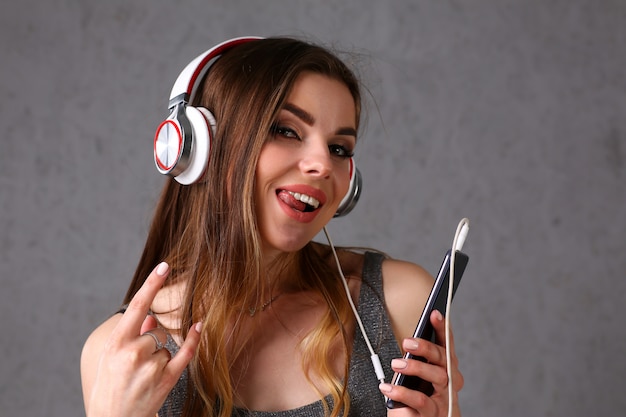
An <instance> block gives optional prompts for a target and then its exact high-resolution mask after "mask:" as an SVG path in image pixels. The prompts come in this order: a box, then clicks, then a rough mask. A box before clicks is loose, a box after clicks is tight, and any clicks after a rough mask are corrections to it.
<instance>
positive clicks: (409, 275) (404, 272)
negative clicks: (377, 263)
mask: <svg viewBox="0 0 626 417" xmlns="http://www.w3.org/2000/svg"><path fill="white" fill-rule="evenodd" d="M382 274H383V293H384V295H385V304H386V306H387V311H388V313H389V318H390V320H391V325H392V327H393V330H394V334H395V335H396V338H397V339H398V341H399V342H400V341H401V339H403V338H405V337H410V336H411V335H412V334H413V331H414V329H415V324H416V323H417V320H418V319H419V316H420V314H421V313H422V310H423V309H424V305H425V304H426V300H427V299H428V295H429V294H430V290H431V289H432V286H433V281H434V280H433V277H432V276H431V275H430V274H429V273H428V272H427V271H426V270H425V269H424V268H422V267H421V266H420V265H417V264H415V263H412V262H407V261H402V260H398V259H391V258H387V259H385V260H384V261H383V264H382Z"/></svg>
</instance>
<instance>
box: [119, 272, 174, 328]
mask: <svg viewBox="0 0 626 417" xmlns="http://www.w3.org/2000/svg"><path fill="white" fill-rule="evenodd" d="M168 272H169V265H168V264H167V263H165V262H161V263H160V264H159V265H157V267H156V268H154V269H153V270H152V272H151V273H150V275H148V278H146V281H145V282H144V283H143V285H142V286H141V288H139V291H137V293H136V294H135V296H134V297H133V299H132V300H131V301H130V303H129V304H128V309H127V310H126V312H125V313H124V316H123V317H122V319H121V320H120V324H121V325H122V326H123V327H124V328H126V329H130V330H131V331H132V332H133V335H132V336H133V337H135V336H136V335H137V334H139V331H140V329H141V325H142V323H143V322H144V320H145V319H146V316H147V315H148V311H149V310H150V306H151V305H152V302H153V301H154V297H156V295H157V293H158V292H159V290H160V289H161V287H162V286H163V283H164V282H165V278H166V277H167V274H168ZM122 323H123V324H122Z"/></svg>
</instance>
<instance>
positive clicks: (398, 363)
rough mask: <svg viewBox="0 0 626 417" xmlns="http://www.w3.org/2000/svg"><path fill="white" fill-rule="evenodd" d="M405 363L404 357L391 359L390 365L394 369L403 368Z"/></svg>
mask: <svg viewBox="0 0 626 417" xmlns="http://www.w3.org/2000/svg"><path fill="white" fill-rule="evenodd" d="M406 365H407V363H406V361H405V360H404V359H393V360H392V361H391V367H392V368H394V369H404V368H406Z"/></svg>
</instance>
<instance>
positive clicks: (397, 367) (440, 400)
mask: <svg viewBox="0 0 626 417" xmlns="http://www.w3.org/2000/svg"><path fill="white" fill-rule="evenodd" d="M383 285H384V292H385V302H386V304H387V308H388V311H389V316H390V319H391V323H392V327H393V330H394V333H395V334H396V338H397V339H398V342H399V344H400V346H402V349H403V350H404V351H405V352H410V353H411V354H413V355H414V356H418V357H422V358H425V359H426V362H421V361H418V360H404V359H402V358H397V359H394V360H393V361H392V368H393V370H394V371H395V372H402V373H403V374H405V375H414V376H418V377H420V378H422V379H424V380H425V381H428V382H430V383H432V385H433V388H434V392H433V393H432V394H431V395H430V396H428V395H426V394H424V393H422V392H419V391H414V390H411V389H408V388H405V387H400V386H392V385H391V384H381V387H380V389H381V391H382V392H383V394H385V396H387V397H388V398H390V399H392V400H394V401H398V402H401V403H403V404H406V405H407V407H403V408H397V409H393V410H389V412H388V415H389V416H394V417H400V416H417V415H419V416H433V417H435V416H436V417H446V416H447V415H448V389H452V390H453V413H452V415H453V416H457V417H458V416H460V415H461V414H460V410H459V406H458V391H460V390H461V388H462V387H463V376H462V374H461V373H460V371H459V369H458V360H457V357H456V354H455V353H454V338H453V337H452V338H451V343H450V346H448V348H449V349H450V353H451V358H452V363H451V366H452V382H453V386H452V387H449V386H448V374H447V364H446V345H445V322H444V320H443V316H442V315H441V314H440V313H439V312H437V311H434V312H433V313H432V314H431V316H430V320H431V323H432V324H433V328H434V330H435V338H436V343H432V342H430V341H427V340H424V339H414V338H412V337H411V336H412V335H413V332H414V330H415V326H416V325H417V321H418V320H419V317H420V315H421V313H422V310H423V309H424V305H425V304H426V300H427V298H428V295H429V294H430V290H431V288H432V285H433V279H432V277H431V276H430V275H429V274H428V273H427V272H426V271H425V270H424V269H423V268H421V267H419V266H417V265H414V264H411V263H408V262H402V261H394V260H386V261H385V262H384V263H383Z"/></svg>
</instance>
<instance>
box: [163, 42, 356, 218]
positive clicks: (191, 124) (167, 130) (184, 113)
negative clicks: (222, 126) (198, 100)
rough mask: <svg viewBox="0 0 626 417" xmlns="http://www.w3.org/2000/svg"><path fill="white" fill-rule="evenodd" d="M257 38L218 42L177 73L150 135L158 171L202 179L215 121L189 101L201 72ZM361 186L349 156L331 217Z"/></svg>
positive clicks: (184, 180) (350, 204) (350, 203)
mask: <svg viewBox="0 0 626 417" xmlns="http://www.w3.org/2000/svg"><path fill="white" fill-rule="evenodd" d="M259 39H262V38H260V37H250V36H247V37H240V38H234V39H230V40H227V41H225V42H222V43H220V44H218V45H216V46H214V47H213V48H211V49H209V50H208V51H206V52H204V53H203V54H201V55H199V56H198V57H196V58H195V59H194V60H193V61H191V62H190V63H189V64H187V66H186V67H185V69H183V71H182V72H181V73H180V75H179V76H178V78H177V79H176V82H175V83H174V87H172V91H171V93H170V100H169V105H168V108H169V109H170V114H169V116H168V118H167V119H165V120H164V121H163V122H161V124H160V125H159V127H158V128H157V131H156V134H155V136H154V163H155V165H156V168H157V170H158V171H159V172H160V173H161V174H164V175H170V176H172V177H174V179H175V180H176V181H178V182H179V183H180V184H183V185H189V184H193V183H196V182H199V181H201V180H202V178H203V176H204V172H205V170H206V167H207V165H208V162H209V155H210V152H211V142H212V139H213V135H214V134H215V127H216V121H215V117H214V116H213V114H212V113H211V112H210V111H209V110H207V109H206V108H204V107H194V106H192V105H191V104H190V103H192V102H193V99H194V97H195V94H196V90H197V89H198V86H199V85H200V84H201V82H202V80H203V78H204V75H205V74H206V72H207V71H208V70H209V68H210V67H211V65H213V63H214V62H215V61H216V60H217V59H218V58H219V57H220V56H221V55H222V54H223V53H225V52H226V51H228V50H229V49H231V48H233V47H235V46H237V45H240V44H242V43H246V42H250V41H255V40H259ZM361 187H362V178H361V173H360V172H359V170H358V169H357V168H356V166H355V164H354V161H353V159H352V158H350V187H349V188H348V192H347V193H346V195H345V196H344V198H343V199H342V200H341V202H340V203H339V207H338V208H337V212H336V213H335V217H339V216H343V215H346V214H348V213H349V212H350V211H352V209H353V208H354V206H355V205H356V203H357V201H358V200H359V197H360V195H361Z"/></svg>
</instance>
